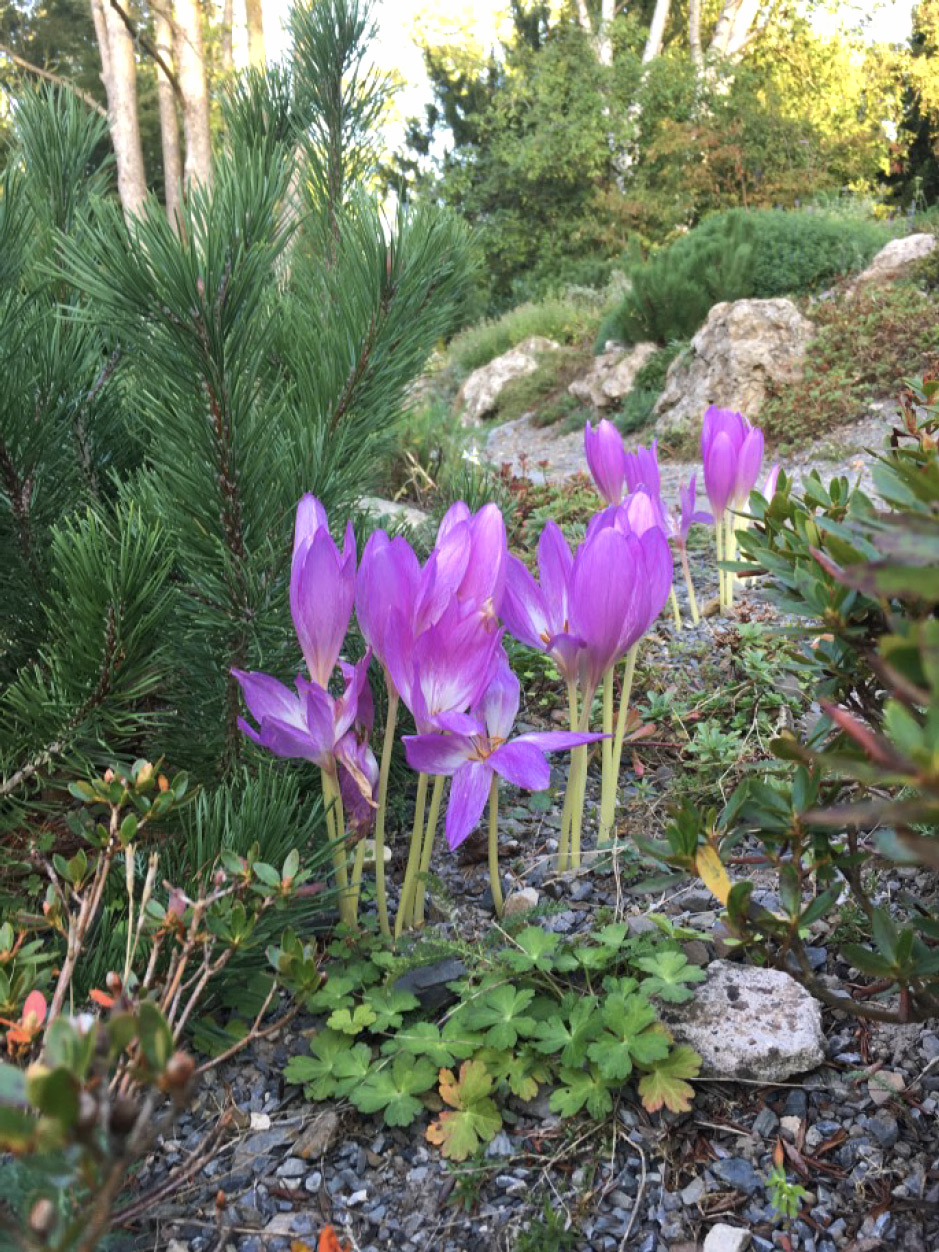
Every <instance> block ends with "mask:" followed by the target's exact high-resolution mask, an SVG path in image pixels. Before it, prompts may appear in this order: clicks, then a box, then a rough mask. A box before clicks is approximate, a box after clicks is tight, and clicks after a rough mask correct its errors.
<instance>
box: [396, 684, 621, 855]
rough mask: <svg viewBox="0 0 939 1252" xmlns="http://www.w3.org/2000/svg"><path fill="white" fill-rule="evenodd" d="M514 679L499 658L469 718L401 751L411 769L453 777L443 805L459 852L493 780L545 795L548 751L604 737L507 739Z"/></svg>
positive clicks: (409, 738)
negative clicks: (445, 806) (448, 794)
mask: <svg viewBox="0 0 939 1252" xmlns="http://www.w3.org/2000/svg"><path fill="white" fill-rule="evenodd" d="M519 694H520V689H519V683H518V679H517V678H516V677H515V675H514V674H513V673H512V670H511V669H510V668H509V665H508V662H507V661H505V660H504V659H503V661H502V663H501V664H500V665H499V668H498V670H497V671H496V674H495V676H494V678H493V679H492V681H491V682H490V684H489V686H488V687H487V689H486V691H485V694H484V695H483V697H482V700H481V701H480V703H479V706H478V708H477V709H476V710H474V713H475V716H474V718H472V719H469V720H468V719H466V718H460V719H455V720H453V719H447V718H442V719H441V721H442V722H445V721H448V720H450V721H451V724H452V725H453V726H454V730H453V731H451V732H450V733H446V734H424V735H405V736H404V750H405V755H406V756H407V760H408V764H409V765H410V766H411V768H412V769H414V770H418V771H419V772H421V773H424V774H438V775H439V774H443V775H446V776H452V782H451V784H450V800H449V803H448V805H447V821H446V831H447V842H448V843H449V845H450V848H451V850H452V849H454V848H457V847H459V845H460V844H461V843H462V842H463V840H464V839H466V837H467V836H468V835H470V834H471V833H472V832H473V830H474V829H475V828H476V826H477V825H478V824H479V819H480V818H481V817H482V814H483V810H484V808H485V807H486V800H487V797H488V796H489V790H490V787H491V786H492V780H493V776H494V775H499V776H500V777H501V778H504V779H506V781H507V782H510V783H514V784H515V786H517V787H522V788H523V789H524V790H526V791H544V790H545V789H546V788H547V786H548V784H549V782H550V781H551V769H550V766H549V765H548V762H547V760H546V759H545V753H546V752H557V751H565V750H567V749H569V748H577V747H580V745H581V744H586V743H593V742H595V741H596V740H597V739H602V738H603V736H602V735H596V734H574V733H571V732H570V731H547V732H543V733H541V732H533V733H530V734H524V735H517V736H516V737H515V738H514V739H510V738H509V736H510V735H511V733H512V726H513V724H514V722H515V718H516V715H517V714H518V706H519Z"/></svg>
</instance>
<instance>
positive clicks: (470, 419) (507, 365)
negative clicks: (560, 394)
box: [458, 335, 560, 426]
mask: <svg viewBox="0 0 939 1252" xmlns="http://www.w3.org/2000/svg"><path fill="white" fill-rule="evenodd" d="M559 348H560V344H557V343H555V342H554V340H553V339H546V338H545V337H544V336H543V335H532V337H531V338H530V339H525V340H524V341H523V342H522V343H520V344H518V345H517V346H516V347H514V348H512V349H510V350H509V351H508V352H503V354H502V356H497V357H496V358H495V359H494V360H492V361H490V362H489V364H488V365H481V366H480V367H479V369H478V370H473V372H472V374H470V376H469V377H468V378H467V379H466V381H465V382H464V384H463V386H462V387H461V388H460V394H459V397H458V401H459V404H460V408H461V410H462V422H463V425H464V426H475V425H476V424H477V423H478V422H479V421H481V420H482V419H483V418H484V417H488V416H489V415H490V414H491V413H494V412H495V411H496V407H497V404H498V400H499V394H500V392H501V391H502V388H503V387H505V385H506V384H507V383H510V382H512V380H513V379H515V378H522V377H523V376H524V375H525V374H532V373H534V371H535V370H536V369H537V368H538V362H539V360H540V359H541V357H542V356H543V355H544V353H546V352H557V351H558V350H559Z"/></svg>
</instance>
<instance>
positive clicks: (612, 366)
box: [567, 343, 658, 409]
mask: <svg viewBox="0 0 939 1252" xmlns="http://www.w3.org/2000/svg"><path fill="white" fill-rule="evenodd" d="M657 351H658V345H657V344H654V343H637V344H636V345H635V347H632V348H623V347H620V346H619V345H615V344H614V345H610V344H607V350H606V351H605V352H602V353H601V354H600V355H599V356H598V357H595V358H594V361H593V364H592V365H591V367H590V369H589V371H588V372H587V373H586V374H584V375H583V377H582V378H575V379H574V381H573V382H572V383H571V385H570V386H569V387H568V389H567V390H568V391H569V392H570V393H571V395H572V396H573V397H574V398H575V399H576V400H583V401H585V402H587V403H588V404H592V405H593V407H594V408H595V409H607V408H610V406H611V405H614V404H618V403H619V402H620V401H621V400H624V399H625V398H626V396H628V395H629V393H630V392H631V391H632V389H633V387H634V385H635V382H636V375H637V374H638V373H639V371H640V370H641V369H642V367H643V365H645V363H646V361H648V360H649V358H650V357H652V356H655V354H656V352H657Z"/></svg>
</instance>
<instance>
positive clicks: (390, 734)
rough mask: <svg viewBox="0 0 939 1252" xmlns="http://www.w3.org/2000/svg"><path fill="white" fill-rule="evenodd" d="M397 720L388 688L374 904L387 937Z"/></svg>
mask: <svg viewBox="0 0 939 1252" xmlns="http://www.w3.org/2000/svg"><path fill="white" fill-rule="evenodd" d="M397 719H398V693H397V692H396V691H394V690H393V689H392V688H390V687H389V690H388V716H387V717H386V718H385V738H384V742H383V743H382V749H381V769H380V770H379V774H378V810H377V812H376V813H375V902H376V904H377V906H378V925H379V928H380V929H381V933H382V934H383V935H386V936H388V937H390V935H391V927H390V926H389V924H388V898H387V893H386V891H385V807H386V804H387V801H388V774H389V771H390V769H391V750H392V748H393V746H394V738H395V723H396V721H397Z"/></svg>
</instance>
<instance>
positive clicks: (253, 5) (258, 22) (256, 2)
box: [245, 0, 265, 69]
mask: <svg viewBox="0 0 939 1252" xmlns="http://www.w3.org/2000/svg"><path fill="white" fill-rule="evenodd" d="M245 19H246V21H247V24H248V61H249V63H250V64H251V65H252V66H257V67H259V68H260V69H263V68H264V64H265V57H264V12H263V10H262V8H261V0H245Z"/></svg>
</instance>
